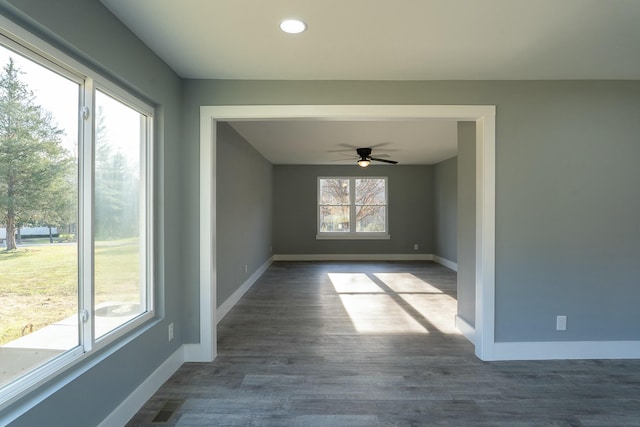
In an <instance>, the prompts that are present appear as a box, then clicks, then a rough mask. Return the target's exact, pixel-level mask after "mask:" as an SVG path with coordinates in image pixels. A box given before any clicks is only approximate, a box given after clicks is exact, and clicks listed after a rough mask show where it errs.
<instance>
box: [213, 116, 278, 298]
mask: <svg viewBox="0 0 640 427" xmlns="http://www.w3.org/2000/svg"><path fill="white" fill-rule="evenodd" d="M216 150H217V151H216V154H217V176H216V178H217V179H216V184H217V185H216V191H217V194H216V200H217V207H218V209H217V217H216V221H217V232H216V235H217V250H216V257H217V268H216V270H217V302H218V306H220V305H221V304H222V303H223V302H224V301H226V300H227V298H229V297H230V296H231V294H233V293H234V292H235V291H236V290H237V289H238V288H239V287H240V286H241V285H242V284H243V283H244V282H245V281H246V280H247V279H248V278H249V276H251V274H253V273H254V272H255V271H256V270H257V269H258V268H260V266H262V265H263V264H264V263H265V262H266V261H267V260H268V259H269V258H270V257H271V245H272V238H271V222H272V213H273V206H272V204H273V203H272V201H273V191H272V181H273V171H272V166H271V163H269V162H268V161H267V160H266V159H265V158H264V157H263V156H262V155H261V154H260V153H258V152H257V151H256V150H255V149H254V148H253V147H252V146H251V145H250V144H249V143H248V142H247V141H246V140H245V139H244V138H242V136H240V135H239V134H238V133H237V132H236V131H235V130H234V129H233V128H232V127H231V126H229V124H228V123H218V131H217V145H216ZM245 265H246V266H247V269H246V272H245Z"/></svg>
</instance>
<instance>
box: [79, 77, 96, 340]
mask: <svg viewBox="0 0 640 427" xmlns="http://www.w3.org/2000/svg"><path fill="white" fill-rule="evenodd" d="M81 110H82V112H81V114H82V131H81V135H80V138H79V144H78V158H79V171H80V172H79V173H80V180H79V181H80V182H79V206H78V221H79V227H78V231H79V233H78V245H79V251H78V252H79V253H78V265H79V269H78V271H79V276H80V277H79V295H80V313H81V317H80V320H81V329H80V330H81V343H82V346H83V348H84V351H90V350H91V349H92V348H93V343H94V337H95V321H94V320H95V317H94V316H95V313H94V310H93V300H94V292H93V200H94V188H93V187H94V185H93V183H94V145H95V144H94V140H95V131H94V129H95V101H94V85H93V80H92V79H89V78H87V79H86V81H85V85H84V93H83V105H82V108H81Z"/></svg>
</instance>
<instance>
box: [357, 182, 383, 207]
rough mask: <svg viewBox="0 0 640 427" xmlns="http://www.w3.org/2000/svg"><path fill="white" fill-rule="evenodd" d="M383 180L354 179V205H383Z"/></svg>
mask: <svg viewBox="0 0 640 427" xmlns="http://www.w3.org/2000/svg"><path fill="white" fill-rule="evenodd" d="M384 181H385V180H384V179H382V178H367V179H356V205H384V204H386V200H385V198H386V195H385V189H384Z"/></svg>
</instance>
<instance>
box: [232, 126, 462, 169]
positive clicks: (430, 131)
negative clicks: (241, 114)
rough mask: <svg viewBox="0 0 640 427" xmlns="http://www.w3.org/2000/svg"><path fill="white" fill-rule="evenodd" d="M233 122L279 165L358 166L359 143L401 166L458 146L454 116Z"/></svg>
mask: <svg viewBox="0 0 640 427" xmlns="http://www.w3.org/2000/svg"><path fill="white" fill-rule="evenodd" d="M231 125H232V126H233V127H234V129H235V130H236V131H237V132H238V133H239V134H240V135H242V136H243V137H244V138H245V139H246V140H247V141H250V142H251V143H252V145H253V146H254V147H255V148H256V150H258V151H259V152H261V153H262V154H263V155H264V156H265V157H266V159H267V160H269V161H270V162H271V163H273V164H280V165H286V164H294V165H295V164H300V165H313V164H334V165H340V164H352V165H355V163H356V159H357V155H356V152H355V148H356V147H372V148H373V152H372V154H371V155H372V156H373V157H381V158H383V159H387V160H396V161H398V162H399V164H402V165H411V164H413V165H415V164H435V163H438V162H441V161H442V160H446V159H448V158H450V157H453V156H455V155H456V151H457V130H456V122H455V121H453V120H447V121H445V120H420V121H418V120H414V121H384V122H364V121H358V122H350V121H336V122H330V121H271V122H264V121H261V122H260V121H241V122H234V123H231ZM385 155H386V156H385Z"/></svg>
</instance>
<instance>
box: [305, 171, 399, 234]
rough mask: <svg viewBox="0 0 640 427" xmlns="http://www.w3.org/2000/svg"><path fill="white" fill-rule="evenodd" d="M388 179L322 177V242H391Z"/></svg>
mask: <svg viewBox="0 0 640 427" xmlns="http://www.w3.org/2000/svg"><path fill="white" fill-rule="evenodd" d="M387 216H388V213H387V178H382V177H321V178H318V235H317V237H318V238H319V239H325V238H326V239H366V238H373V239H388V238H389V234H388V218H387Z"/></svg>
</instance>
